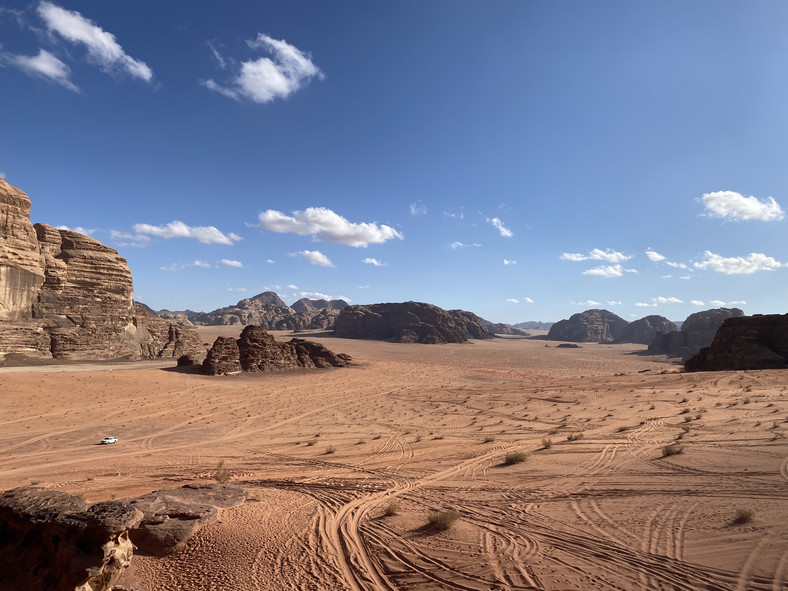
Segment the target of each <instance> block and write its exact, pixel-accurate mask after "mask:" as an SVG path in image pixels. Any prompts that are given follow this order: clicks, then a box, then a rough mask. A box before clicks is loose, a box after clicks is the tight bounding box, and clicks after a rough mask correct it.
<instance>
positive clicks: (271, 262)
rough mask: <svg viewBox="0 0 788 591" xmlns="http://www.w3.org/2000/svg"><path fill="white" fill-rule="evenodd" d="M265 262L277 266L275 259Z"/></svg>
mask: <svg viewBox="0 0 788 591" xmlns="http://www.w3.org/2000/svg"><path fill="white" fill-rule="evenodd" d="M265 262H266V263H268V264H269V265H275V264H276V261H275V260H274V259H265Z"/></svg>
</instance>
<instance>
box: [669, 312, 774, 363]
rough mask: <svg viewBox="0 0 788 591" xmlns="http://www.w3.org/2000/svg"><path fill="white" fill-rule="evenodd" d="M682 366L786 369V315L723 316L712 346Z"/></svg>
mask: <svg viewBox="0 0 788 591" xmlns="http://www.w3.org/2000/svg"><path fill="white" fill-rule="evenodd" d="M684 369H685V370H686V371H726V370H744V369H788V314H783V315H780V314H767V315H755V316H738V317H732V318H728V319H726V320H725V321H724V322H723V323H722V326H720V328H719V329H718V330H717V334H716V335H715V336H714V339H713V340H712V342H711V345H710V346H709V347H704V348H702V349H701V350H700V351H699V352H698V353H697V354H696V355H694V356H693V357H691V358H689V359H687V361H686V362H685V363H684Z"/></svg>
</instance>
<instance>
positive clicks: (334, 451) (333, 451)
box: [326, 445, 337, 455]
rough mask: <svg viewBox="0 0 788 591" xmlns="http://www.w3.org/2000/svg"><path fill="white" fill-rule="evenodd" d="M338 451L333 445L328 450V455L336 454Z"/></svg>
mask: <svg viewBox="0 0 788 591" xmlns="http://www.w3.org/2000/svg"><path fill="white" fill-rule="evenodd" d="M336 451H337V448H336V447H334V446H333V445H329V446H328V447H327V448H326V455H328V454H333V453H336Z"/></svg>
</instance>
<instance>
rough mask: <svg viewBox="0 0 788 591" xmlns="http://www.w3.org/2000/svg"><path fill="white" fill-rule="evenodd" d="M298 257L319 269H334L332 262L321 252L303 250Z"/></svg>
mask: <svg viewBox="0 0 788 591" xmlns="http://www.w3.org/2000/svg"><path fill="white" fill-rule="evenodd" d="M298 255H299V256H301V257H303V258H305V259H306V260H308V261H309V262H310V263H312V264H313V265H317V266H319V267H333V266H334V264H333V263H332V262H331V260H330V259H329V258H328V257H327V256H326V255H324V254H323V253H322V252H320V251H319V250H301V251H299V252H298Z"/></svg>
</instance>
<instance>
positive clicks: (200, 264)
mask: <svg viewBox="0 0 788 591" xmlns="http://www.w3.org/2000/svg"><path fill="white" fill-rule="evenodd" d="M192 265H194V266H195V267H200V268H201V269H210V268H211V263H209V262H208V261H194V262H193V263H192Z"/></svg>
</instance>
